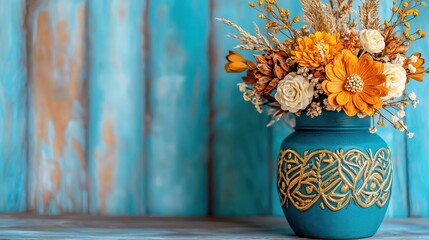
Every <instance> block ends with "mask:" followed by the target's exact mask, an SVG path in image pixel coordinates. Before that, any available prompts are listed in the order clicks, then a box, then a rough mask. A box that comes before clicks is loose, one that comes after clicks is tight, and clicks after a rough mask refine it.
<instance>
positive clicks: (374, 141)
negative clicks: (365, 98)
mask: <svg viewBox="0 0 429 240" xmlns="http://www.w3.org/2000/svg"><path fill="white" fill-rule="evenodd" d="M369 128H370V118H369V117H367V118H364V119H360V118H358V117H348V116H347V115H345V114H344V113H343V112H340V113H338V112H323V114H322V115H321V116H319V117H317V118H313V119H312V118H310V117H307V116H301V117H297V119H296V128H295V132H294V133H292V134H291V135H290V136H288V137H287V138H286V139H285V140H284V141H283V143H282V147H281V150H280V155H279V163H278V178H277V184H278V190H279V196H280V200H281V203H282V208H283V212H284V214H285V216H286V218H287V220H288V222H289V224H290V226H291V228H292V229H293V230H294V232H295V233H296V234H297V235H298V236H301V237H308V238H325V239H351V238H365V237H370V236H372V235H374V234H375V233H376V232H377V230H378V228H379V227H380V225H381V223H382V221H383V218H384V215H385V213H386V210H387V206H388V203H389V200H390V190H391V186H392V163H391V160H390V150H389V149H388V147H387V145H386V143H385V142H384V141H383V140H382V139H381V138H380V137H379V136H378V135H377V134H371V133H370V132H369Z"/></svg>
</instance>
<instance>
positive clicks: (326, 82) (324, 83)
mask: <svg viewBox="0 0 429 240" xmlns="http://www.w3.org/2000/svg"><path fill="white" fill-rule="evenodd" d="M328 83H329V81H328V80H325V81H323V82H322V89H323V91H325V93H326V94H328V93H329V91H328V88H327V87H326V85H327V84H328Z"/></svg>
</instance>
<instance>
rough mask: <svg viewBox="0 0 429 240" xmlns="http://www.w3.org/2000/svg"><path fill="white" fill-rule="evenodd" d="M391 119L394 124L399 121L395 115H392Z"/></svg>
mask: <svg viewBox="0 0 429 240" xmlns="http://www.w3.org/2000/svg"><path fill="white" fill-rule="evenodd" d="M390 119H391V120H392V122H393V123H397V122H398V121H399V118H398V117H397V116H395V115H392V117H390Z"/></svg>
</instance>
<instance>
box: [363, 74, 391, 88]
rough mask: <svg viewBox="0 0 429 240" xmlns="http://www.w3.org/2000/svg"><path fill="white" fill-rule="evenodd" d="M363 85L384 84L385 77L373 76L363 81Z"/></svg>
mask: <svg viewBox="0 0 429 240" xmlns="http://www.w3.org/2000/svg"><path fill="white" fill-rule="evenodd" d="M363 81H364V82H365V85H370V86H378V85H381V84H383V83H385V82H386V75H383V74H381V75H373V76H371V77H369V78H366V79H363Z"/></svg>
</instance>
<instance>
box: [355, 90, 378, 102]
mask: <svg viewBox="0 0 429 240" xmlns="http://www.w3.org/2000/svg"><path fill="white" fill-rule="evenodd" d="M359 95H360V97H361V98H362V100H363V101H365V102H366V103H368V104H371V105H373V104H377V103H378V99H380V98H379V97H375V96H371V95H370V94H368V93H366V92H365V91H364V92H361V93H360V94H359ZM377 98H378V99H377Z"/></svg>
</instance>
